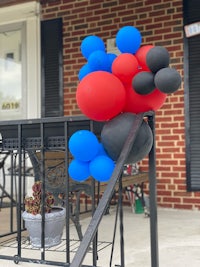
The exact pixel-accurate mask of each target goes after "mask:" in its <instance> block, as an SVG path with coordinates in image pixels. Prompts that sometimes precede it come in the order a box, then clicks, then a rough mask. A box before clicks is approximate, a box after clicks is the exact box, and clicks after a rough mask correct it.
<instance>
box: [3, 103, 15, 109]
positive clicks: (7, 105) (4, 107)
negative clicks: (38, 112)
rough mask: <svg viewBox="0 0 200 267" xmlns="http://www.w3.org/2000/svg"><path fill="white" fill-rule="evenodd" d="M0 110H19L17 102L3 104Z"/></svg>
mask: <svg viewBox="0 0 200 267" xmlns="http://www.w3.org/2000/svg"><path fill="white" fill-rule="evenodd" d="M1 109H2V110H13V109H19V102H4V103H3V104H2V106H1Z"/></svg>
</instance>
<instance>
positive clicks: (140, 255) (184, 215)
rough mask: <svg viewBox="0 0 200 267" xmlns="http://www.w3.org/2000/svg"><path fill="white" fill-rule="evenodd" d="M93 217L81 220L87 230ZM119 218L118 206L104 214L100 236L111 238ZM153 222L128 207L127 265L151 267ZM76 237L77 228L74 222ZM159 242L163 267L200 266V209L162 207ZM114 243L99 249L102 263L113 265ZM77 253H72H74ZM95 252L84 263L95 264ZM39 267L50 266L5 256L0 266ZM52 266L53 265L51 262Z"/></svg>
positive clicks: (53, 256)
mask: <svg viewBox="0 0 200 267" xmlns="http://www.w3.org/2000/svg"><path fill="white" fill-rule="evenodd" d="M89 221H90V218H85V219H83V220H82V221H81V223H82V227H83V231H84V230H85V229H86V228H87V225H88V223H89ZM114 222H115V207H112V208H111V210H110V214H109V215H106V216H104V217H103V221H102V223H101V224H100V229H99V234H98V235H99V240H102V241H106V242H111V241H112V238H113V228H114ZM149 229H150V225H149V218H146V217H144V214H135V213H132V211H131V208H130V207H125V208H124V240H125V266H126V267H133V266H136V267H151V256H150V230H149ZM72 232H73V235H74V238H77V237H76V233H75V229H74V227H73V226H72ZM158 237H159V239H158V242H159V267H169V266H172V267H198V266H200V211H184V210H170V209H163V208H159V209H158ZM119 240H120V239H119V229H117V236H116V242H115V247H114V255H113V263H112V267H114V266H120V248H119V243H120V242H119ZM15 252H16V250H15V251H10V248H6V247H0V254H1V255H5V254H7V253H11V254H10V255H14V254H12V253H15ZM23 253H25V254H24V256H26V257H33V256H34V253H35V251H34V250H31V249H29V250H26V251H25V252H23ZM110 254H111V245H109V246H108V247H107V248H104V249H102V250H101V251H99V252H98V256H99V260H98V266H101V267H109V266H110V265H109V262H110ZM73 255H74V254H72V257H73ZM47 256H48V257H49V259H50V260H56V261H58V260H61V261H62V260H64V256H65V254H64V253H62V252H55V253H53V252H51V253H50V255H47ZM91 262H92V261H91V255H88V256H87V257H86V259H85V261H84V264H90V265H92V264H91ZM14 266H15V267H16V266H23V267H37V266H49V265H42V264H33V263H25V262H20V263H19V264H18V265H16V264H15V263H13V262H12V261H7V260H1V259H0V267H14ZM51 266H52V265H51Z"/></svg>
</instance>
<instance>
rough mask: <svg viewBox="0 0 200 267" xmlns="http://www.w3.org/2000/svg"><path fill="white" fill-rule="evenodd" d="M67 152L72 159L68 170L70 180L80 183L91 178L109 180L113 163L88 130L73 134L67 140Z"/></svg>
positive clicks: (102, 180)
mask: <svg viewBox="0 0 200 267" xmlns="http://www.w3.org/2000/svg"><path fill="white" fill-rule="evenodd" d="M69 150H70V152H71V154H72V155H73V157H74V159H73V160H72V161H71V162H70V164H69V168H68V172H69V175H70V177H71V178H72V179H74V180H76V181H79V182H82V181H84V180H86V179H87V178H88V177H89V176H93V177H94V178H95V179H96V180H97V181H101V182H105V181H108V180H109V178H110V176H111V174H112V172H113V170H114V167H115V163H114V161H113V160H112V159H111V158H110V157H109V156H108V155H107V153H106V151H105V150H104V147H103V146H102V144H101V143H99V141H98V139H97V137H96V136H95V134H94V133H92V132H91V131H88V130H79V131H77V132H75V133H74V134H73V135H72V136H71V137H70V139H69ZM102 166H103V168H102Z"/></svg>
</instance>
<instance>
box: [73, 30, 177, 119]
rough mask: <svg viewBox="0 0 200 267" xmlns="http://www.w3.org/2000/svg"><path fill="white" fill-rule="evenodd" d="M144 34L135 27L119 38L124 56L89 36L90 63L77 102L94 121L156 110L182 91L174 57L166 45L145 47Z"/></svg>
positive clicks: (86, 47)
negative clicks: (168, 96)
mask: <svg viewBox="0 0 200 267" xmlns="http://www.w3.org/2000/svg"><path fill="white" fill-rule="evenodd" d="M141 40H142V37H141V34H140V32H139V30H138V29H137V28H135V27H133V26H125V27H122V28H121V29H120V30H119V31H118V33H117V35H116V45H117V47H118V49H119V51H120V52H121V54H120V55H118V56H117V55H114V54H110V53H106V48H105V45H104V43H103V41H102V40H101V39H100V38H99V37H97V36H88V37H86V38H85V39H83V41H82V43H81V52H82V55H83V56H84V57H85V58H86V59H87V63H86V64H85V65H84V66H83V67H82V68H81V69H80V71H79V79H80V83H79V85H78V88H77V92H76V100H77V104H78V106H79V108H80V110H81V111H82V112H83V114H85V115H86V116H87V117H89V118H90V119H92V120H96V121H108V120H111V119H112V118H114V117H115V116H117V115H118V114H120V113H122V112H131V113H134V114H137V113H140V112H147V111H150V110H153V111H156V110H158V109H159V108H161V106H162V105H163V104H164V102H165V100H166V96H167V94H168V93H173V92H175V91H176V90H178V88H179V86H180V84H181V76H180V74H179V73H178V72H177V70H176V69H174V68H170V67H169V62H170V57H169V53H168V51H167V49H166V48H164V47H162V46H153V45H144V46H141Z"/></svg>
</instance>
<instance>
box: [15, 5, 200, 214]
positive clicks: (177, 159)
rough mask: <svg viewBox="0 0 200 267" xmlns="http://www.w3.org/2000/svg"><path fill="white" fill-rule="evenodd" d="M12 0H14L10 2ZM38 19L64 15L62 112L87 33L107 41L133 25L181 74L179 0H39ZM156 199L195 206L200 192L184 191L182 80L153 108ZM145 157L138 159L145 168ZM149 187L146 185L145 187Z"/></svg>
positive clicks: (69, 109) (70, 107)
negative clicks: (164, 52) (161, 48)
mask: <svg viewBox="0 0 200 267" xmlns="http://www.w3.org/2000/svg"><path fill="white" fill-rule="evenodd" d="M11 2H14V1H11ZM40 2H41V4H42V19H43V20H46V19H53V18H55V17H62V18H63V23H64V25H63V45H64V114H65V115H77V114H80V111H79V109H78V107H77V104H76V99H75V92H76V88H77V84H78V71H79V69H80V67H81V66H82V65H83V64H85V59H84V58H83V57H82V55H81V53H80V44H81V41H82V39H83V38H84V37H85V36H87V35H91V34H94V35H98V36H100V37H101V38H102V39H103V40H104V41H105V43H106V40H107V39H108V38H114V37H115V36H116V33H117V31H118V30H119V29H120V28H121V27H122V26H125V25H133V26H135V27H137V28H138V29H139V30H140V31H141V33H142V36H143V41H142V44H143V45H144V44H153V45H161V46H164V47H166V48H167V49H168V51H169V52H170V56H171V66H172V67H175V68H176V69H177V70H178V71H179V72H180V73H181V75H182V76H183V20H182V16H183V15H182V0H174V1H171V0H143V1H142V0H134V1H133V0H126V1H125V0H118V1H117V0H102V1H95V0H90V1H89V0H41V1H40ZM156 157H157V159H156V166H157V181H158V186H157V190H158V203H159V205H162V206H165V207H173V208H185V209H192V208H193V209H194V208H200V198H199V196H200V193H188V192H186V173H185V132H184V93H183V85H182V88H181V89H179V90H178V91H177V92H176V93H175V94H172V95H170V96H168V97H167V101H166V103H165V104H164V105H163V107H162V108H161V109H160V110H159V111H157V112H156ZM146 166H147V159H144V160H143V162H142V167H143V168H144V169H146ZM146 189H147V190H148V186H147V188H146Z"/></svg>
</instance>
